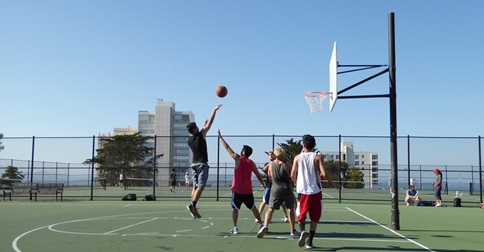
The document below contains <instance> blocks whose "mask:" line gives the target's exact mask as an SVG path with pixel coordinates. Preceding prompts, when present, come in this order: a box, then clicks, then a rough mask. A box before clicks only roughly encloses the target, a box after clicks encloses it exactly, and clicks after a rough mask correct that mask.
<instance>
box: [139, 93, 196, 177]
mask: <svg viewBox="0 0 484 252" xmlns="http://www.w3.org/2000/svg"><path fill="white" fill-rule="evenodd" d="M193 121H195V115H194V114H193V113H192V112H190V111H176V110H175V103H173V102H164V101H163V100H162V99H158V101H157V104H156V107H155V111H154V112H149V111H139V112H138V130H139V132H140V134H141V135H143V136H152V137H154V136H156V155H160V154H163V157H161V158H159V159H158V160H157V161H158V171H159V172H158V175H157V181H158V183H159V184H160V185H167V184H168V176H169V173H170V171H171V169H175V170H176V171H177V175H178V179H181V174H182V173H183V174H184V173H185V171H186V170H187V169H188V168H189V167H190V163H191V155H192V154H191V151H190V149H189V147H188V144H187V143H186V138H187V137H188V136H189V135H190V134H189V133H188V131H187V128H186V126H187V124H188V123H189V122H193ZM149 145H150V146H151V147H154V146H155V140H154V139H153V140H150V141H149Z"/></svg>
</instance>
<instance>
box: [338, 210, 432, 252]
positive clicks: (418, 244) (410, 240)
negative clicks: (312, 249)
mask: <svg viewBox="0 0 484 252" xmlns="http://www.w3.org/2000/svg"><path fill="white" fill-rule="evenodd" d="M346 209H348V210H349V211H351V212H353V213H354V214H357V215H359V216H361V217H363V218H365V219H367V220H369V221H371V222H373V223H375V224H377V225H378V226H380V227H382V228H384V229H386V230H388V231H390V232H392V233H394V234H396V235H398V236H400V237H401V238H403V239H405V240H407V241H409V242H411V243H413V244H415V245H417V246H419V247H421V248H423V249H426V250H428V251H431V252H435V251H434V250H432V249H430V248H427V247H426V246H424V245H422V244H420V243H418V242H416V241H414V240H412V239H410V238H408V237H406V236H404V235H402V234H400V233H398V232H396V231H395V230H393V229H390V228H388V227H385V226H383V225H382V224H380V223H378V222H377V221H374V220H372V219H370V218H368V217H366V216H364V215H363V214H360V213H358V212H356V211H355V210H353V209H351V208H349V207H347V208H346Z"/></svg>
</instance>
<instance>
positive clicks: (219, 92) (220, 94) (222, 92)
mask: <svg viewBox="0 0 484 252" xmlns="http://www.w3.org/2000/svg"><path fill="white" fill-rule="evenodd" d="M228 92H229V91H228V90H227V88H226V87H225V86H218V87H217V90H215V93H216V94H217V96H218V97H220V98H223V97H225V96H226V95H227V93H228Z"/></svg>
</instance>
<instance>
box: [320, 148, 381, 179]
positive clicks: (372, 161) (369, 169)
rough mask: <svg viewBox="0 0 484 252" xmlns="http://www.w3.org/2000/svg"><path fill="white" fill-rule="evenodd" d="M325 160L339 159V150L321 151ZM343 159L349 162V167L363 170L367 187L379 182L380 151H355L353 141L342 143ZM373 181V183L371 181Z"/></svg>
mask: <svg viewBox="0 0 484 252" xmlns="http://www.w3.org/2000/svg"><path fill="white" fill-rule="evenodd" d="M321 154H323V155H324V156H325V160H327V161H329V160H334V161H339V160H340V158H339V152H321ZM341 155H342V157H341V161H344V162H346V163H348V166H349V168H353V167H356V168H358V169H359V170H360V171H362V172H363V175H364V176H363V178H364V181H365V188H372V187H373V185H374V184H378V153H377V152H355V151H354V149H353V143H352V142H342V143H341ZM370 182H371V183H370Z"/></svg>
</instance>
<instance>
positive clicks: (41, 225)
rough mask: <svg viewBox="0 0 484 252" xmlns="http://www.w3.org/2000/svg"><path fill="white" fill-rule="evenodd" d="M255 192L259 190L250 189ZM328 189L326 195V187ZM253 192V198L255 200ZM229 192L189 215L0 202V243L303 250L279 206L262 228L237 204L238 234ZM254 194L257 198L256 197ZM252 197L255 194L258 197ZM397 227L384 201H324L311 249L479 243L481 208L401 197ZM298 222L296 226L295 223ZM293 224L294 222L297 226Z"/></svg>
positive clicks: (176, 208)
mask: <svg viewBox="0 0 484 252" xmlns="http://www.w3.org/2000/svg"><path fill="white" fill-rule="evenodd" d="M257 193H259V192H257ZM327 196H329V195H327ZM259 199H260V198H258V200H259ZM229 200H230V199H228V198H223V199H221V200H220V201H217V200H215V199H213V198H203V196H202V199H201V201H200V202H199V203H198V207H199V209H200V213H201V214H202V218H201V219H193V218H192V217H191V216H190V215H189V213H188V211H187V209H186V205H187V204H188V201H189V199H188V196H187V197H185V198H173V199H159V200H157V201H142V200H137V201H121V200H96V201H64V202H53V201H47V200H39V201H37V202H28V201H26V200H25V199H21V198H20V199H15V200H13V201H6V202H0V223H1V229H0V237H1V238H0V251H69V252H74V251H82V252H87V251H117V252H120V251H139V252H142V251H143V252H144V251H246V252H247V251H305V250H308V249H305V248H300V247H298V245H297V237H296V238H294V237H291V236H290V235H289V225H288V224H287V223H283V221H282V213H281V212H280V211H277V212H275V214H274V218H273V222H272V223H271V224H270V225H269V232H268V233H267V234H266V235H265V236H264V238H262V239H258V238H256V233H257V231H258V230H259V225H258V224H257V223H255V222H254V217H253V215H252V213H251V212H250V211H249V210H248V209H246V208H242V209H241V211H240V214H239V223H238V227H239V231H240V233H239V234H237V235H231V234H230V233H229V231H230V229H231V228H232V217H231V214H232V210H231V208H230V204H229V203H230V202H229ZM258 200H257V201H258ZM258 203H259V202H258ZM399 209H400V230H398V231H394V230H391V206H390V201H385V202H380V203H378V204H377V203H371V204H365V203H364V202H363V203H361V202H360V203H358V202H355V203H345V202H343V203H338V202H337V201H334V200H327V201H325V202H324V207H323V217H322V220H321V221H320V223H319V225H318V229H317V233H316V237H315V240H314V246H315V248H313V249H311V250H312V251H482V249H483V247H482V237H484V236H483V235H484V228H483V227H484V225H483V221H482V215H483V214H484V209H479V208H478V207H477V206H475V205H471V204H468V205H463V207H452V206H451V205H450V206H448V207H443V208H435V207H415V206H408V207H407V206H405V205H403V204H402V205H400V207H399ZM297 229H299V228H297ZM298 231H299V230H298Z"/></svg>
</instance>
